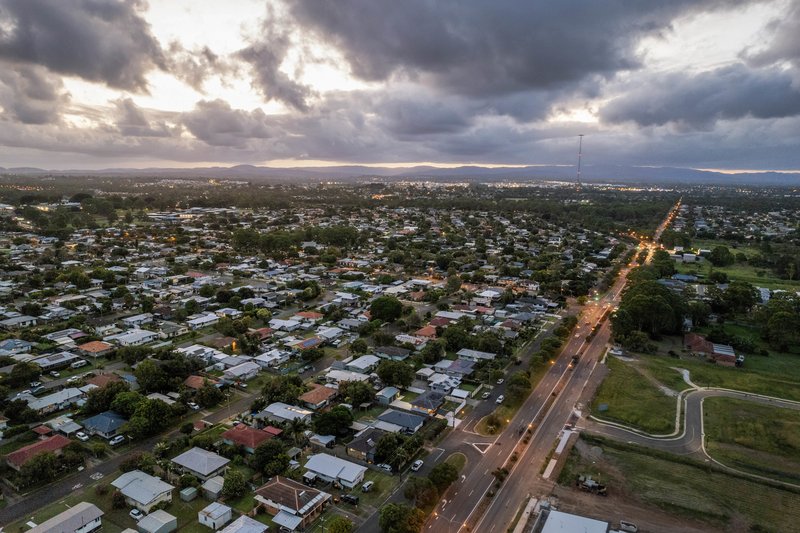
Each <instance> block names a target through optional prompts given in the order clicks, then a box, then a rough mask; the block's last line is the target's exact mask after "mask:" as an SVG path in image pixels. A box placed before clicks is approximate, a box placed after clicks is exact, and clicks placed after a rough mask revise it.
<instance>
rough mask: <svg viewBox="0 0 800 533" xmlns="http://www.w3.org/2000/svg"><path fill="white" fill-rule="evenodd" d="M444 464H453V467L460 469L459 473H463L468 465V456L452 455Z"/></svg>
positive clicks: (458, 453) (459, 453)
mask: <svg viewBox="0 0 800 533" xmlns="http://www.w3.org/2000/svg"><path fill="white" fill-rule="evenodd" d="M444 462H445V463H450V464H452V465H453V466H455V467H456V468H458V471H459V472H461V470H462V469H463V468H464V466H465V465H466V464H467V456H466V455H464V454H463V453H461V452H456V453H453V454H450V455H449V456H448V457H447V459H445V461H444Z"/></svg>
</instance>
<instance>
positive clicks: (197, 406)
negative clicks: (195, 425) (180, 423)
mask: <svg viewBox="0 0 800 533" xmlns="http://www.w3.org/2000/svg"><path fill="white" fill-rule="evenodd" d="M186 405H188V406H189V409H192V410H193V411H197V410H198V409H200V406H199V405H197V404H196V403H194V402H189V403H187V404H186Z"/></svg>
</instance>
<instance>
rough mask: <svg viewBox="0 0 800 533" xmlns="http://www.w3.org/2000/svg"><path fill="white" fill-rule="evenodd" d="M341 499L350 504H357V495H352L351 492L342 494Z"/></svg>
mask: <svg viewBox="0 0 800 533" xmlns="http://www.w3.org/2000/svg"><path fill="white" fill-rule="evenodd" d="M342 501H343V502H347V503H349V504H350V505H358V496H354V495H352V494H343V495H342Z"/></svg>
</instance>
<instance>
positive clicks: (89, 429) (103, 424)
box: [83, 411, 127, 439]
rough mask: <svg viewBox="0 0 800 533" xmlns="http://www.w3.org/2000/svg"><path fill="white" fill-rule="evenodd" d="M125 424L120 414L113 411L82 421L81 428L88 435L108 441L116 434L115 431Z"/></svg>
mask: <svg viewBox="0 0 800 533" xmlns="http://www.w3.org/2000/svg"><path fill="white" fill-rule="evenodd" d="M126 422H127V420H126V419H125V417H123V416H122V415H121V414H119V413H115V412H114V411H106V412H104V413H100V414H96V415H94V416H92V417H90V418H87V419H86V420H84V421H83V427H84V428H85V429H86V433H88V434H89V435H97V436H98V437H102V438H104V439H110V438H111V437H113V436H115V435H116V434H117V430H118V429H119V428H121V427H122V426H123V424H125V423H126Z"/></svg>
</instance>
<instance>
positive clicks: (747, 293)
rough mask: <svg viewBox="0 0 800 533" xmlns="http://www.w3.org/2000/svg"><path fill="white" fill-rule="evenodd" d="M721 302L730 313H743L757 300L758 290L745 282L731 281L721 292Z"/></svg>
mask: <svg viewBox="0 0 800 533" xmlns="http://www.w3.org/2000/svg"><path fill="white" fill-rule="evenodd" d="M722 300H723V302H725V305H726V307H727V308H728V309H729V310H731V311H732V312H734V313H744V312H746V311H749V310H750V309H751V308H752V307H753V306H754V305H755V304H756V302H757V301H758V300H759V295H758V290H756V288H755V287H753V286H752V285H751V284H749V283H747V282H745V281H733V282H731V284H730V285H728V288H727V289H725V291H723V293H722Z"/></svg>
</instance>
